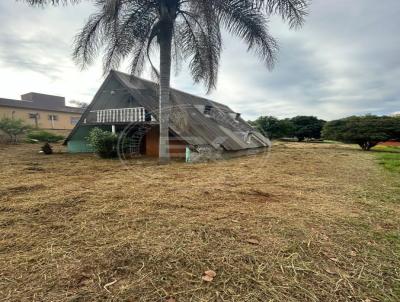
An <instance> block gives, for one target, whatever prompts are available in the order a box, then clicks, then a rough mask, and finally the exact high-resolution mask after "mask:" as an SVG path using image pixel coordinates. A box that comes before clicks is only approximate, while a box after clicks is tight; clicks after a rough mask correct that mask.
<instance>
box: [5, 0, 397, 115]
mask: <svg viewBox="0 0 400 302" xmlns="http://www.w3.org/2000/svg"><path fill="white" fill-rule="evenodd" d="M90 12H91V6H90V5H89V4H83V5H79V6H75V7H68V8H63V7H60V8H51V9H45V10H39V9H32V8H28V7H27V6H26V5H23V4H21V3H15V1H14V0H5V1H1V3H0V19H1V20H2V27H0V66H2V70H1V71H0V77H1V78H2V80H3V82H4V79H5V80H7V78H8V75H9V73H10V72H13V73H15V76H17V75H20V74H24V77H26V78H24V81H25V82H29V81H30V77H31V76H32V75H31V73H26V72H27V71H30V72H33V73H37V74H40V75H42V76H44V77H47V78H48V79H49V81H51V82H54V83H58V85H59V87H63V89H65V94H66V95H67V97H69V96H68V92H69V91H71V90H73V89H74V88H75V86H76V85H77V82H76V81H74V80H76V75H77V74H79V75H81V76H82V78H83V77H86V79H85V80H83V79H82V80H80V81H79V84H80V85H81V86H80V89H79V91H77V92H76V93H75V94H74V95H71V96H70V97H71V98H75V99H81V100H86V101H90V99H91V97H90V96H91V95H93V94H94V92H95V89H96V87H99V86H100V84H101V83H100V82H101V74H100V72H99V66H100V62H98V63H97V64H96V66H95V67H94V68H93V69H91V70H89V71H85V72H82V73H80V71H79V68H78V67H76V66H75V65H74V64H73V62H72V61H71V58H70V54H71V44H72V40H73V36H74V35H75V33H76V32H77V30H78V29H79V28H80V27H81V26H82V25H83V22H84V21H85V20H86V18H87V17H88V15H89V14H90ZM399 13H400V3H399V2H398V0H386V1H385V3H384V4H382V3H381V2H379V1H375V0H354V1H351V2H349V1H347V0H314V1H313V3H312V6H311V13H310V16H309V17H308V19H307V23H306V24H305V26H304V28H302V29H301V30H299V31H289V30H288V28H287V25H285V24H283V23H282V22H281V20H279V19H278V18H273V19H272V20H271V24H270V28H271V33H272V34H273V35H274V36H276V37H277V38H278V40H279V42H280V53H279V56H278V62H277V64H276V66H275V69H274V70H273V71H272V72H269V71H268V70H267V69H266V68H265V66H263V65H262V64H261V63H260V62H259V61H258V60H257V58H256V57H255V56H254V55H253V54H251V53H250V54H249V53H247V51H246V47H245V46H244V45H243V44H242V43H241V42H240V41H239V40H237V39H234V38H231V37H230V36H228V35H225V49H224V53H223V56H222V62H221V69H220V77H219V83H218V87H217V89H216V90H215V91H214V92H212V94H211V95H210V96H208V97H212V98H213V99H215V100H217V101H220V102H223V103H226V104H228V105H230V106H232V107H233V108H234V109H235V110H237V111H239V112H242V113H243V115H244V117H245V118H249V119H250V118H255V117H257V116H259V115H261V114H263V115H276V116H279V117H289V116H294V115H298V114H310V115H317V116H319V117H321V118H324V119H333V118H339V117H343V116H348V115H352V114H366V113H373V114H390V113H393V112H396V111H399V109H400V100H399V94H400V86H399V85H398V79H399V78H400V56H399V55H398V54H399V52H400V36H399V35H398V28H399V25H400V20H399V19H398V18H397V16H398V14H399ZM4 68H6V70H7V71H3V70H4ZM6 72H7V74H5V73H6ZM90 72H92V73H94V72H97V73H98V75H97V77H96V79H94V78H93V77H89V76H88V73H90ZM24 81H22V82H24ZM60 83H62V84H60ZM173 84H174V86H175V87H177V88H179V89H182V90H185V91H188V92H191V93H195V94H200V95H204V88H203V87H201V86H199V85H193V82H192V80H191V78H190V76H189V74H188V72H187V70H186V69H185V68H183V69H182V72H181V74H180V75H179V76H177V77H174V78H173ZM21 85H23V83H22V84H21ZM20 89H22V90H23V91H24V90H25V89H24V88H23V87H20ZM18 93H19V92H18Z"/></svg>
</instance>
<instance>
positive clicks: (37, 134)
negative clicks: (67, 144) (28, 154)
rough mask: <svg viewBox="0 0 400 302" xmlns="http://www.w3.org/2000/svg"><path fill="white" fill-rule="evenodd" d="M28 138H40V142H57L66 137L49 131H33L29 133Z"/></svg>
mask: <svg viewBox="0 0 400 302" xmlns="http://www.w3.org/2000/svg"><path fill="white" fill-rule="evenodd" d="M27 138H28V139H31V140H38V141H39V142H48V143H57V142H59V141H61V140H63V139H64V136H62V135H59V134H53V133H50V132H47V131H32V132H30V133H28V135H27Z"/></svg>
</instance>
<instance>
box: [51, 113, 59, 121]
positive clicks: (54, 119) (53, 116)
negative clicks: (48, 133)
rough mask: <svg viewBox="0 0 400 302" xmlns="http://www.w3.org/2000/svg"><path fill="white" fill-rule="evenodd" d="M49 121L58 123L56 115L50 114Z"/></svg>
mask: <svg viewBox="0 0 400 302" xmlns="http://www.w3.org/2000/svg"><path fill="white" fill-rule="evenodd" d="M49 121H58V115H54V114H50V115H49Z"/></svg>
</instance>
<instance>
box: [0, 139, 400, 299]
mask: <svg viewBox="0 0 400 302" xmlns="http://www.w3.org/2000/svg"><path fill="white" fill-rule="evenodd" d="M37 148H38V146H37V145H18V146H0V153H1V171H0V265H1V270H0V297H1V299H0V300H2V301H169V302H172V301H286V302H291V301H364V302H371V301H400V230H399V226H400V178H399V177H398V174H397V173H393V172H391V171H389V170H388V169H385V168H384V167H383V165H380V164H379V162H382V159H380V158H378V157H379V156H381V154H382V156H383V155H384V156H386V154H392V153H389V152H362V151H359V150H358V148H356V147H352V146H345V145H341V144H311V143H308V144H302V143H280V144H279V145H276V146H274V147H273V149H272V151H271V152H270V153H269V154H268V155H257V156H252V157H247V158H238V159H234V160H229V161H220V162H211V163H208V164H206V163H204V164H196V165H187V164H184V163H173V164H171V165H167V166H158V165H157V164H156V163H155V162H153V161H151V160H146V159H140V160H139V159H136V160H131V161H130V162H128V163H125V164H122V163H121V162H120V161H118V160H101V159H98V158H96V157H94V156H93V155H70V154H65V153H58V154H54V155H51V156H45V155H41V154H38V153H37ZM59 148H61V147H59ZM378 153H379V154H378ZM377 154H378V155H377ZM389 156H391V155H389ZM206 270H214V271H215V272H216V276H215V278H214V279H213V280H212V281H211V282H205V281H203V280H202V275H203V273H204V271H206Z"/></svg>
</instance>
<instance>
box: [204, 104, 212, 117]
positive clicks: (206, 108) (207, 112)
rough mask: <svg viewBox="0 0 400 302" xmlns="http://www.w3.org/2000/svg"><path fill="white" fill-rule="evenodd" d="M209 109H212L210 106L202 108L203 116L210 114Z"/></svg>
mask: <svg viewBox="0 0 400 302" xmlns="http://www.w3.org/2000/svg"><path fill="white" fill-rule="evenodd" d="M211 109H212V106H211V105H205V106H204V114H205V115H210V114H211Z"/></svg>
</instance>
